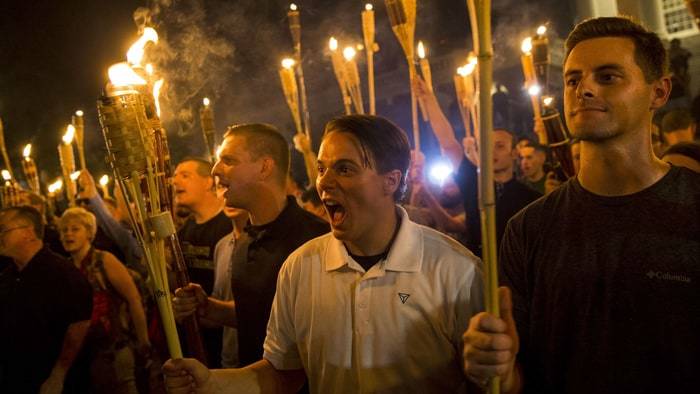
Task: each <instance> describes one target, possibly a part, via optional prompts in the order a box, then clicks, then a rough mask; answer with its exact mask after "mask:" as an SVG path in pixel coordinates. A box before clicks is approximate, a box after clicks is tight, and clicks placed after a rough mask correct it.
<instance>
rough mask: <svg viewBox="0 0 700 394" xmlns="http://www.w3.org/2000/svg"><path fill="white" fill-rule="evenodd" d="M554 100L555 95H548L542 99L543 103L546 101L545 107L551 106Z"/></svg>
mask: <svg viewBox="0 0 700 394" xmlns="http://www.w3.org/2000/svg"><path fill="white" fill-rule="evenodd" d="M553 102H554V97H552V96H546V97H544V98H543V99H542V103H544V106H545V107H549V106H550V105H552V103H553Z"/></svg>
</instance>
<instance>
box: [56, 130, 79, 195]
mask: <svg viewBox="0 0 700 394" xmlns="http://www.w3.org/2000/svg"><path fill="white" fill-rule="evenodd" d="M74 137H75V127H74V126H73V125H72V124H69V125H68V126H67V127H66V133H65V134H63V137H62V138H61V140H62V142H61V143H60V144H58V158H59V161H60V163H61V172H62V173H63V183H64V184H65V185H66V194H67V196H68V204H69V205H70V206H71V207H72V206H75V195H76V193H77V189H76V184H75V182H73V180H71V177H70V176H71V174H72V173H74V172H75V156H74V155H73V138H74Z"/></svg>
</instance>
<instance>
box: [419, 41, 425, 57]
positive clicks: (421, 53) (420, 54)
mask: <svg viewBox="0 0 700 394" xmlns="http://www.w3.org/2000/svg"><path fill="white" fill-rule="evenodd" d="M418 57H419V58H421V59H425V46H424V45H423V41H418Z"/></svg>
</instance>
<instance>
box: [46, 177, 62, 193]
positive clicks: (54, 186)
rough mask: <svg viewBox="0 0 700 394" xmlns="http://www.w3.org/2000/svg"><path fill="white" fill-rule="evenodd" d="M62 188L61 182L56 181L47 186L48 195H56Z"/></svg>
mask: <svg viewBox="0 0 700 394" xmlns="http://www.w3.org/2000/svg"><path fill="white" fill-rule="evenodd" d="M62 188H63V181H62V180H60V179H58V180H56V182H54V183H52V184H50V185H49V187H48V189H49V193H56V192H57V191H59V190H61V189H62Z"/></svg>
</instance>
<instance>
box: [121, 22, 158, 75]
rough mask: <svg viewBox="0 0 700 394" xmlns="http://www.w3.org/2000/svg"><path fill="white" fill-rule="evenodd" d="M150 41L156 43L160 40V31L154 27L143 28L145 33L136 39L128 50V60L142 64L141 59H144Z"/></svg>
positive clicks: (135, 64)
mask: <svg viewBox="0 0 700 394" xmlns="http://www.w3.org/2000/svg"><path fill="white" fill-rule="evenodd" d="M149 42H152V43H154V44H155V43H157V42H158V33H157V32H156V30H155V29H154V28H152V27H147V28H145V29H143V34H142V35H141V37H139V39H138V40H136V42H135V43H133V44H132V45H131V47H130V48H129V50H128V51H127V52H126V60H127V61H128V62H129V63H131V64H133V65H134V66H140V65H141V61H142V60H143V54H144V52H145V48H146V44H148V43H149Z"/></svg>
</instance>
